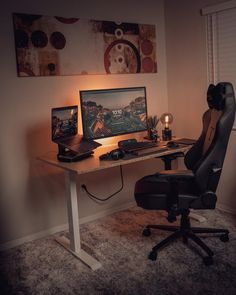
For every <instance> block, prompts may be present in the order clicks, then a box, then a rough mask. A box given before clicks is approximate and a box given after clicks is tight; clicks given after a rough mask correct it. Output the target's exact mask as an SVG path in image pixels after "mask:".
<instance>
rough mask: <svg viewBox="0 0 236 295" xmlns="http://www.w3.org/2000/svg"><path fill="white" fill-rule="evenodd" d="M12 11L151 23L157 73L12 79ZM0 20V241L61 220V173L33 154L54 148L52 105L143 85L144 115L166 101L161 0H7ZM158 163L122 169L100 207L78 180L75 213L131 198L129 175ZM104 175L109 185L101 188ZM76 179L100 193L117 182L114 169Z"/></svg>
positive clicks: (63, 220)
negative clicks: (82, 93) (86, 92)
mask: <svg viewBox="0 0 236 295" xmlns="http://www.w3.org/2000/svg"><path fill="white" fill-rule="evenodd" d="M13 12H21V13H32V14H43V15H59V16H64V17H73V16H75V17H81V18H85V19H98V20H123V21H127V22H139V23H150V24H156V29H157V61H158V73H157V74H146V75H143V74H137V75H99V76H97V75H94V76H67V77H37V78H18V77H17V75H16V61H15V49H14V38H13V26H12V16H11V14H12V13H13ZM0 24H1V25H0V40H1V46H0V65H1V67H0V78H1V79H0V84H1V87H0V89H1V92H0V96H1V97H0V101H1V108H0V110H1V116H0V126H1V144H0V163H1V166H0V196H1V198H0V205H1V212H0V216H1V219H2V220H3V222H4V223H3V222H1V224H3V228H2V229H1V230H2V237H1V238H2V241H3V242H6V241H10V240H14V239H17V238H21V237H24V236H27V235H30V234H33V233H37V232H38V231H42V230H47V229H50V228H53V227H56V226H60V225H63V224H65V223H66V222H67V215H66V201H65V196H64V177H63V173H62V171H61V170H59V169H56V168H52V167H48V166H47V165H46V164H43V163H41V162H40V161H38V160H37V156H39V155H42V154H44V153H46V152H47V151H49V150H55V149H56V146H55V145H54V144H52V143H51V141H50V109H51V108H52V107H56V106H64V105H71V104H77V103H78V102H79V101H78V91H79V90H80V89H93V88H108V87H128V86H143V85H145V86H146V87H147V95H148V110H149V113H150V114H157V115H160V114H161V113H163V112H164V111H166V110H167V109H168V102H167V88H166V55H165V54H166V51H165V28H164V10H163V0H158V1H156V0H146V1H134V0H129V1H127V0H120V1H113V0H100V1H96V0H86V1H75V0H74V1H69V2H68V1H66V0H51V1H46V0H41V1H40V0H39V1H29V0H28V1H27V0H21V1H17V0H15V1H13V0H8V1H5V3H4V5H2V7H1V11H0ZM78 50H79V48H78ZM160 167H162V163H160V160H156V163H153V161H152V163H151V162H150V161H149V162H147V163H146V164H145V165H144V163H142V164H136V165H132V166H127V167H125V168H124V176H125V188H124V191H123V192H122V193H121V194H119V195H118V196H117V197H115V198H114V199H112V200H110V201H108V202H107V203H106V204H103V205H100V204H96V203H94V202H92V201H91V200H90V199H89V198H88V197H87V196H86V195H85V193H84V192H82V191H81V190H80V186H79V183H78V189H79V194H80V195H79V204H80V207H79V211H80V216H81V217H86V216H89V215H93V214H96V213H98V212H101V211H104V210H106V209H109V208H114V207H118V206H121V205H124V204H125V203H128V202H131V201H133V200H134V198H133V186H134V182H135V180H136V179H137V178H138V177H140V176H141V175H143V174H147V173H149V172H150V173H151V172H153V171H156V170H158V169H159V168H160ZM134 171H135V172H134ZM108 176H109V179H110V183H109V185H106V187H104V183H103V180H104V179H107V177H108ZM80 181H81V182H82V181H83V182H85V183H86V184H87V186H88V188H89V189H90V190H91V191H92V192H93V193H95V194H96V193H97V194H98V195H100V196H102V197H103V196H104V197H105V196H106V195H108V194H110V193H112V192H113V191H114V190H116V189H117V188H118V187H119V185H120V178H119V170H118V169H115V168H114V169H111V170H110V171H104V172H96V173H91V174H88V175H86V176H84V177H81V180H80Z"/></svg>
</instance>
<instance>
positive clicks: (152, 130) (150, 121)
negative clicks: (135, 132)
mask: <svg viewBox="0 0 236 295" xmlns="http://www.w3.org/2000/svg"><path fill="white" fill-rule="evenodd" d="M158 122H159V118H157V116H156V115H155V116H149V117H148V118H147V127H148V139H149V140H152V141H157V140H158V137H159V136H158V132H157V124H158Z"/></svg>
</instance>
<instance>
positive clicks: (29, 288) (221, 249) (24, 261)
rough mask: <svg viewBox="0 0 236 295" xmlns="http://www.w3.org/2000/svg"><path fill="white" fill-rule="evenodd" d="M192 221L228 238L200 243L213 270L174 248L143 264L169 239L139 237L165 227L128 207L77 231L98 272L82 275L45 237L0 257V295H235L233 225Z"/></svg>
mask: <svg viewBox="0 0 236 295" xmlns="http://www.w3.org/2000/svg"><path fill="white" fill-rule="evenodd" d="M198 212H199V211H198ZM200 213H201V215H202V216H205V217H207V221H206V222H203V223H200V224H199V223H198V222H196V221H191V224H192V225H195V226H206V227H207V226H211V227H223V228H228V229H229V230H230V241H229V242H226V243H223V242H221V241H220V239H219V238H216V237H209V236H208V237H205V238H204V241H205V242H206V243H207V245H208V246H210V247H211V248H212V250H213V251H214V253H215V256H214V265H211V266H205V265H204V263H203V261H202V254H203V253H202V252H201V250H200V249H199V248H198V246H195V244H193V243H191V241H189V244H188V245H185V244H183V242H182V240H177V241H176V242H174V243H172V244H170V245H169V246H167V247H165V248H163V249H162V250H161V251H160V252H159V254H158V258H157V260H156V261H150V260H149V259H147V256H148V254H149V252H150V250H151V248H152V247H153V246H154V245H155V243H157V242H159V241H161V240H162V239H164V238H165V237H166V236H167V235H168V234H169V233H167V232H164V231H161V230H155V231H152V235H151V236H150V237H144V236H142V230H143V228H144V226H145V225H146V224H153V223H154V224H155V223H159V224H168V222H167V220H166V218H165V215H164V213H163V212H157V211H145V210H142V209H140V208H137V207H134V208H131V209H128V210H124V211H120V212H117V213H115V214H112V215H109V216H106V217H104V218H101V219H99V220H96V221H93V222H90V223H87V224H83V225H82V226H81V239H82V248H84V249H85V250H86V251H87V252H89V253H90V254H92V255H93V256H94V257H96V258H97V259H98V260H99V261H100V262H101V264H102V268H100V269H98V270H96V271H92V270H90V269H89V268H88V267H87V266H85V265H84V264H83V263H82V262H80V261H79V260H77V259H75V258H74V256H73V255H71V254H70V253H69V252H67V251H66V250H65V249H64V248H62V247H61V246H60V245H59V244H57V243H56V242H55V240H54V237H53V236H49V237H47V238H44V239H40V240H37V241H33V242H29V243H26V244H24V245H22V246H20V247H17V248H14V249H11V250H8V251H5V252H3V253H2V254H1V257H0V259H1V261H0V262H1V264H0V271H1V283H0V294H1V295H5V294H14V295H15V294H16V295H34V294H35V295H39V294H40V295H41V294H43V295H54V294H55V295H60V294H63V295H67V294H68V295H70V294H71V295H72V294H78V295H96V294H97V295H114V294H117V295H118V294H122V295H126V294H133V295H154V294H155V295H158V294H161V295H178V294H181V295H185V294H186V295H187V294H188V295H190V294H191V295H195V294H196V295H201V294H202V295H208V294H220V295H222V294H225V295H235V294H236V218H235V216H234V217H233V216H231V215H229V214H226V213H223V212H221V211H219V210H207V211H200ZM61 234H64V233H61Z"/></svg>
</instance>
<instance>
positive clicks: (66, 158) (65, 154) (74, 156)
mask: <svg viewBox="0 0 236 295" xmlns="http://www.w3.org/2000/svg"><path fill="white" fill-rule="evenodd" d="M92 154H93V151H87V152H84V153H77V152H75V151H72V150H69V149H68V148H65V147H64V146H61V145H60V144H58V154H57V159H58V160H59V161H61V162H76V161H79V160H82V159H85V158H88V157H90V156H91V155H92Z"/></svg>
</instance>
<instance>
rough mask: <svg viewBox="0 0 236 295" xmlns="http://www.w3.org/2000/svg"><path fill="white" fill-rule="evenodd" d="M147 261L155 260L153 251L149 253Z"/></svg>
mask: <svg viewBox="0 0 236 295" xmlns="http://www.w3.org/2000/svg"><path fill="white" fill-rule="evenodd" d="M148 259H150V260H152V261H155V260H157V253H156V252H155V251H151V252H150V253H149V255H148Z"/></svg>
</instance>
